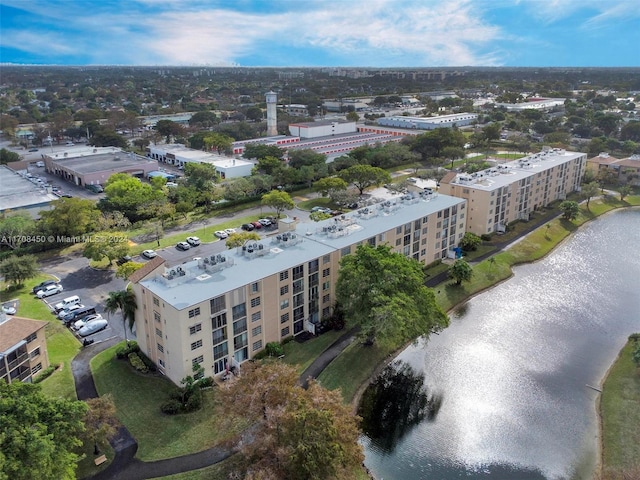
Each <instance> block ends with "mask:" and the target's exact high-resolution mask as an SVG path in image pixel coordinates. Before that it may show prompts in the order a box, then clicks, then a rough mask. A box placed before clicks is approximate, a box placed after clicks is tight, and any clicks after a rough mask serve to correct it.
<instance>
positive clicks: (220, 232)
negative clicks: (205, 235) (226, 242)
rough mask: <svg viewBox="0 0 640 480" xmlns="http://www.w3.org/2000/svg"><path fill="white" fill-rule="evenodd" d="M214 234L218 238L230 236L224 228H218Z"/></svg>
mask: <svg viewBox="0 0 640 480" xmlns="http://www.w3.org/2000/svg"><path fill="white" fill-rule="evenodd" d="M214 235H215V236H216V237H218V238H227V237H228V236H229V235H228V234H227V232H225V231H224V230H218V231H217V232H215V233H214Z"/></svg>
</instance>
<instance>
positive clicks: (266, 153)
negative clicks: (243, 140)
mask: <svg viewBox="0 0 640 480" xmlns="http://www.w3.org/2000/svg"><path fill="white" fill-rule="evenodd" d="M242 156H243V157H244V158H255V159H256V160H262V159H263V158H267V157H274V158H277V159H279V160H282V157H283V156H284V150H282V149H281V148H280V147H278V146H276V145H265V144H262V143H249V144H248V145H247V146H245V147H244V151H243V153H242Z"/></svg>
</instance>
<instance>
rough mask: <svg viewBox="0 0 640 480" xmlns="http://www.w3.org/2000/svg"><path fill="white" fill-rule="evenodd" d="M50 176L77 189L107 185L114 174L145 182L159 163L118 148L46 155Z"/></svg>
mask: <svg viewBox="0 0 640 480" xmlns="http://www.w3.org/2000/svg"><path fill="white" fill-rule="evenodd" d="M43 159H44V165H45V169H46V171H47V172H49V173H51V174H54V175H57V176H59V177H61V178H62V179H64V180H66V181H68V182H72V183H74V184H75V185H78V186H86V185H104V184H105V182H106V181H107V180H108V179H109V177H110V176H111V175H113V174H115V173H128V174H129V175H133V176H136V177H139V178H145V177H146V176H147V175H148V174H149V172H152V171H154V170H157V169H158V164H157V162H152V161H151V160H149V159H148V158H145V157H143V156H141V155H137V154H135V153H133V152H124V151H123V150H122V149H120V148H117V147H90V146H89V147H86V148H74V149H73V150H67V151H64V152H57V153H49V154H44V155H43Z"/></svg>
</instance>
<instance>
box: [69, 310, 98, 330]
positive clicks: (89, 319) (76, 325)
mask: <svg viewBox="0 0 640 480" xmlns="http://www.w3.org/2000/svg"><path fill="white" fill-rule="evenodd" d="M94 320H104V318H102V315H100V314H99V313H96V314H93V315H88V316H86V317H84V318H81V319H80V320H76V321H75V322H73V325H72V326H71V328H72V329H74V330H80V329H81V328H82V327H84V326H85V325H88V324H89V322H93V321H94Z"/></svg>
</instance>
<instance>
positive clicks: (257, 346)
mask: <svg viewBox="0 0 640 480" xmlns="http://www.w3.org/2000/svg"><path fill="white" fill-rule="evenodd" d="M261 348H262V340H258V341H257V342H253V351H254V352H255V351H256V350H260V349H261Z"/></svg>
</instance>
